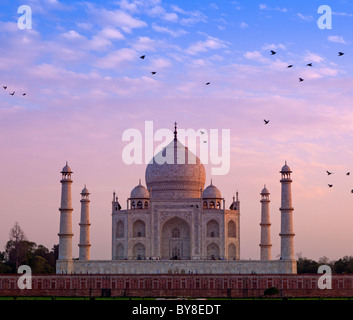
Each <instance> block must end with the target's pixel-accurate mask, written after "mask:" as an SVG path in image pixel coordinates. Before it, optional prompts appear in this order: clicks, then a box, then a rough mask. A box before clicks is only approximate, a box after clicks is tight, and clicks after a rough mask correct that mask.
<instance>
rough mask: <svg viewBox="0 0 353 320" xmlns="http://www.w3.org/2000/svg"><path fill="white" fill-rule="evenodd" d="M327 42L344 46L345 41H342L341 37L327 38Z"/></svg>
mask: <svg viewBox="0 0 353 320" xmlns="http://www.w3.org/2000/svg"><path fill="white" fill-rule="evenodd" d="M327 40H328V41H330V42H335V43H341V44H346V41H345V40H344V39H343V37H342V36H328V38H327Z"/></svg>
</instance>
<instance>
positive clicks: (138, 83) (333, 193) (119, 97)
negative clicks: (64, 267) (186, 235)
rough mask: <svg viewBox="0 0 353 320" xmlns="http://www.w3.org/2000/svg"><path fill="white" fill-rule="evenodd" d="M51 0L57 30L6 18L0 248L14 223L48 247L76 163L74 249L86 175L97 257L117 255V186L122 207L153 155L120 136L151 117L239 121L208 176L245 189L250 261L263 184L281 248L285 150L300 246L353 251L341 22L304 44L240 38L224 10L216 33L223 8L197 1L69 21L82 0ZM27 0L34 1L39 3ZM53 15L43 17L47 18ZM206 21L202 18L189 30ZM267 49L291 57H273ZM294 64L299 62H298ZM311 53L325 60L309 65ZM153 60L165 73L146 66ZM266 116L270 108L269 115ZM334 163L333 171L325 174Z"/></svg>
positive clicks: (348, 82)
mask: <svg viewBox="0 0 353 320" xmlns="http://www.w3.org/2000/svg"><path fill="white" fill-rule="evenodd" d="M37 2H38V1H37ZM42 2H43V10H45V12H47V13H49V12H50V13H51V14H52V15H53V16H54V17H57V18H58V21H55V23H56V25H55V28H53V29H54V31H52V34H50V36H48V34H47V33H45V32H44V31H43V30H42V29H38V28H36V24H34V29H33V30H26V31H25V32H20V31H19V30H18V28H17V25H16V22H15V21H13V20H11V19H5V18H4V17H2V18H1V17H0V29H1V30H2V31H1V32H2V33H1V34H0V43H1V48H0V55H1V58H0V75H1V76H0V79H1V82H2V83H1V84H0V85H1V86H2V85H8V87H9V89H7V91H5V90H3V89H2V87H0V88H1V89H0V90H2V91H0V127H1V135H0V148H1V150H2V152H1V159H0V164H1V167H2V168H3V170H2V172H1V184H0V191H1V192H0V204H1V223H0V251H3V250H4V246H5V244H6V241H7V240H8V233H9V230H10V229H11V227H12V226H13V224H14V223H15V222H16V221H17V222H18V223H19V224H20V226H21V228H22V229H23V230H24V232H25V233H26V235H27V237H28V239H29V240H31V241H34V242H36V243H37V244H43V245H45V246H47V247H48V248H49V249H50V248H51V247H52V246H53V245H54V244H57V243H58V236H57V233H58V231H59V211H58V208H59V205H60V191H61V186H60V178H61V175H60V171H61V169H62V168H63V166H64V165H65V161H68V162H69V165H70V167H71V168H72V170H73V171H74V174H73V180H74V184H73V189H72V190H73V206H74V213H73V226H74V230H73V232H74V238H73V245H74V250H73V252H74V256H75V257H78V246H77V244H78V241H79V225H78V223H79V219H80V202H79V200H80V192H81V190H82V189H83V187H84V185H85V184H87V188H88V189H89V190H90V192H91V210H90V220H91V224H92V225H91V243H92V247H91V258H92V259H110V258H111V200H112V193H113V191H114V190H115V191H116V192H117V195H118V196H119V201H120V203H121V205H122V206H123V208H125V207H126V199H127V197H129V194H130V191H131V190H132V189H133V187H135V186H136V185H137V184H138V181H139V178H141V179H142V183H143V184H145V182H144V171H145V165H132V166H127V165H125V164H124V163H123V161H122V159H121V155H122V150H123V148H124V146H125V145H126V143H125V142H122V133H123V132H124V130H126V129H128V128H136V129H139V130H141V131H142V132H143V130H144V125H145V121H153V123H154V128H155V130H157V129H160V128H168V129H171V130H172V129H173V123H174V121H177V122H178V124H179V128H184V129H188V128H192V129H195V130H198V129H200V128H205V129H207V130H209V129H219V131H221V130H222V129H230V132H231V170H230V172H229V174H227V175H225V176H211V175H210V166H209V165H208V166H206V171H207V184H206V186H207V185H208V184H209V183H210V180H211V179H213V184H215V185H216V186H217V187H218V188H219V189H220V190H221V192H222V195H223V196H224V197H225V199H226V206H227V207H229V205H230V203H231V200H232V196H233V195H234V194H235V192H236V191H237V190H238V191H239V197H240V201H241V218H240V221H241V251H240V252H241V258H242V259H249V258H251V259H259V256H260V250H259V240H260V226H259V223H260V213H261V207H260V195H259V193H260V191H261V189H262V188H263V185H264V184H266V186H267V188H268V189H269V191H270V193H271V195H270V199H271V204H270V210H271V212H270V214H271V222H272V226H271V233H272V244H273V248H272V256H273V258H276V257H277V255H278V254H279V252H280V247H279V245H280V239H279V235H278V234H279V232H280V211H279V207H280V183H279V180H280V174H279V171H280V169H281V167H282V166H283V164H284V161H285V160H286V161H287V163H288V165H289V166H290V168H291V169H292V171H293V174H292V178H293V186H292V187H293V206H294V232H295V234H296V236H295V238H294V245H295V253H296V254H299V253H301V254H302V256H305V257H308V258H311V259H318V258H320V257H322V256H327V257H328V258H329V259H332V260H333V259H338V258H340V257H343V256H344V255H353V252H352V249H351V248H352V243H353V233H352V225H353V218H352V202H353V194H352V193H351V189H353V161H352V160H353V152H352V151H351V149H352V148H351V145H352V141H353V139H352V138H353V137H352V132H353V130H352V129H353V113H352V101H353V94H352V90H351V88H352V87H353V77H352V74H351V73H350V69H349V68H350V67H349V66H348V65H349V63H348V61H351V59H350V58H349V57H348V56H347V55H348V54H347V55H346V56H345V57H344V58H345V59H346V60H337V57H336V55H337V51H338V48H340V49H341V48H342V46H343V47H344V49H347V48H349V47H350V40H349V38H348V36H347V35H346V34H344V35H343V36H344V37H343V36H341V33H342V32H343V31H342V30H343V29H342V30H341V29H335V30H333V31H332V34H328V33H326V34H325V36H324V37H322V38H319V39H318V38H315V39H316V40H315V41H316V42H315V45H314V44H313V45H312V46H311V47H310V48H303V47H300V49H301V50H299V49H298V48H297V44H298V45H299V43H300V39H296V41H297V43H295V42H290V41H286V39H285V37H284V36H283V37H282V38H281V37H280V36H279V35H280V33H278V35H277V37H276V40H277V41H275V42H273V43H271V42H266V41H265V40H261V39H258V38H256V39H255V40H254V39H252V38H251V37H249V43H244V39H243V42H242V43H241V45H237V40H236V39H233V38H232V37H231V32H230V33H226V31H227V30H229V29H230V20H231V19H230V17H228V20H226V21H227V22H228V24H226V23H225V22H222V21H221V20H219V21H218V23H219V28H218V29H219V30H218V31H219V32H220V31H222V32H223V33H218V32H216V31H215V32H212V31H211V29H210V28H211V27H207V23H205V22H202V20H205V19H206V18H205V17H206V16H207V17H208V20H207V19H206V20H207V21H208V23H209V24H211V22H214V21H216V20H215V19H216V18H217V17H218V18H217V19H221V18H220V17H221V16H222V15H219V16H217V15H216V13H214V12H213V13H212V19H211V13H210V12H209V11H208V10H211V9H210V7H207V8H206V9H207V10H206V9H205V10H204V11H203V15H202V14H201V13H200V12H201V9H202V8H201V5H199V6H198V7H197V8H196V7H195V8H184V9H183V10H182V9H181V8H179V7H173V6H170V5H167V4H165V2H162V1H154V2H153V1H149V3H150V7H148V9H150V10H151V11H148V13H146V17H145V16H143V15H142V13H141V12H142V11H138V9H137V8H136V7H134V8H133V7H132V4H137V2H136V1H131V2H130V4H131V6H128V5H127V2H126V1H120V9H119V10H120V11H113V10H110V9H108V8H103V7H99V10H98V9H97V8H96V7H95V6H93V7H89V6H87V8H85V13H86V15H87V16H86V17H85V18H82V17H80V19H77V21H76V24H75V26H72V25H68V23H67V21H65V20H60V18H62V15H63V12H71V13H72V12H73V11H72V10H73V9H72V8H69V7H64V6H62V7H61V6H59V3H60V2H59V1H53V2H52V4H51V5H49V2H46V1H44V0H43V1H42ZM135 2H136V3H135ZM147 2H148V1H147ZM31 3H32V5H33V6H34V8H37V7H36V6H35V3H36V1H31ZM44 3H46V5H47V6H44ZM54 4H55V6H56V7H55V6H54ZM50 6H53V7H55V8H56V9H57V10H59V11H58V12H54V11H50V10H51V7H50ZM158 6H159V7H160V8H162V9H163V10H164V11H162V10H161V9H160V8H158ZM185 6H186V4H185ZM268 8H269V7H268ZM95 9H97V10H95ZM38 10H39V9H38ZM60 10H61V11H60ZM65 10H66V11H65ZM70 10H71V11H70ZM140 10H147V9H140ZM212 10H220V9H215V8H214V9H212ZM236 10H239V11H240V10H241V9H236ZM257 10H260V11H261V10H262V11H263V10H264V9H263V8H262V9H261V8H260V9H257ZM292 10H294V9H292ZM273 11H276V14H287V13H288V11H283V10H282V11H281V12H279V10H273ZM277 11H278V12H277ZM146 12H147V11H146ZM286 12H287V13H286ZM59 13H60V14H59ZM138 14H141V16H137V15H138ZM116 15H119V17H120V18H121V19H120V20H119V24H118V23H117V22H116V21H117V20H114V19H116V18H117V17H116ZM213 15H214V16H213ZM273 15H275V13H273ZM53 16H51V17H53ZM293 16H294V14H293ZM295 16H296V17H297V19H300V18H298V15H295ZM341 16H343V15H341ZM48 17H50V16H48ZM48 17H47V18H45V15H44V13H41V15H40V19H42V21H46V20H45V19H48ZM143 17H145V19H143ZM182 17H183V19H186V18H188V19H191V18H192V17H193V18H194V19H195V20H182V19H181V18H182ZM222 17H224V15H223V16H222ZM299 17H300V16H299ZM213 18H214V19H213ZM275 18H276V17H275V16H272V19H275ZM85 19H86V20H85ZM92 19H93V20H92ZM107 19H108V20H107ZM109 19H112V20H109ZM197 19H198V20H197ZM224 19H225V18H224ZM266 19H268V20H266V21H272V20H270V18H269V17H266ZM54 20H55V19H54ZM114 21H115V24H114ZM195 21H196V22H195ZM162 22H163V23H162ZM252 22H253V23H252ZM37 23H38V22H37ZM197 23H199V24H200V23H203V25H202V26H204V29H202V26H201V27H200V28H201V29H200V30H197V31H195V30H192V29H191V28H192V27H194V26H195V25H196V24H197ZM288 23H289V22H288ZM303 23H304V22H303ZM305 23H307V22H305ZM254 24H255V22H254V21H251V20H247V25H248V27H246V25H244V24H241V25H240V23H239V25H237V28H238V29H237V30H238V31H237V32H239V33H240V32H250V31H251V27H252V26H253V25H254ZM92 25H94V26H95V27H93V26H92ZM305 26H307V25H302V27H301V28H303V29H302V30H305ZM162 27H163V28H162ZM223 27H224V28H225V29H222V28H223ZM233 27H234V26H233ZM227 28H228V29H227ZM308 28H309V27H308ZM221 29H222V30H221ZM87 30H90V34H85V32H88V31H87ZM146 30H151V31H150V32H153V33H148V32H147V31H146ZM215 30H217V29H215ZM246 30H250V31H246ZM308 30H309V29H308ZM310 30H311V29H310ZM291 32H292V33H293V34H294V31H293V30H292V31H291ZM222 35H224V37H222ZM329 35H331V38H329V37H328V36H329ZM332 36H335V37H333V38H332ZM183 37H187V39H184V38H183ZM239 37H244V38H245V39H246V38H247V36H246V35H244V34H243V33H242V34H239ZM340 37H341V38H340ZM293 41H294V40H293ZM342 41H343V42H345V43H344V44H343V43H340V44H339V42H342ZM247 45H248V47H247ZM234 46H236V47H235V48H234ZM270 49H276V50H278V51H282V55H280V54H278V55H277V56H275V57H271V56H270V55H269V50H270ZM141 53H145V54H146V59H145V60H144V61H142V60H141V59H139V56H140V55H141ZM348 59H349V60H348ZM293 61H295V62H297V61H299V62H300V65H298V66H297V67H296V68H295V69H294V70H290V71H289V70H288V69H287V68H286V66H287V65H288V64H289V63H292V62H293ZM308 62H314V64H315V68H308V67H306V66H305V64H306V63H308ZM153 70H157V71H158V72H157V76H156V77H151V75H150V72H151V71H153ZM299 75H300V76H302V77H304V78H305V81H304V82H303V83H299V82H298V81H297V79H298V76H299ZM207 81H210V82H211V85H210V86H205V85H204V84H205V83H206V82H207ZM9 90H16V92H17V93H16V95H15V96H13V97H12V96H10V95H8V91H9ZM22 92H27V95H26V97H22V96H21V93H22ZM263 119H270V123H269V125H266V126H265V125H264V123H263ZM157 145H158V144H157V143H156V144H155V147H157ZM326 170H330V171H332V172H334V174H333V175H331V176H327V174H326ZM348 171H352V174H351V175H350V176H346V172H348ZM328 183H332V184H333V185H334V187H333V188H331V189H329V188H328V186H327V184H328ZM206 186H205V187H206Z"/></svg>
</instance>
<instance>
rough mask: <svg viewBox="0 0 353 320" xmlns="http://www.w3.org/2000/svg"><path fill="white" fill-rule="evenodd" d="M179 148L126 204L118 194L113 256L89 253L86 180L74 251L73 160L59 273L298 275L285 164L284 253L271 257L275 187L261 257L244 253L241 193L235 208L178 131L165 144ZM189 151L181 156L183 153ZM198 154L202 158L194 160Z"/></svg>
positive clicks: (264, 214) (264, 197)
mask: <svg viewBox="0 0 353 320" xmlns="http://www.w3.org/2000/svg"><path fill="white" fill-rule="evenodd" d="M160 152H162V153H168V154H172V155H173V156H174V161H173V163H162V164H159V163H158V162H157V161H155V157H156V156H157V155H158V154H157V155H156V156H155V157H154V158H153V159H152V160H151V162H150V163H149V164H148V165H147V167H146V171H145V182H146V186H144V185H143V184H142V183H141V180H140V182H139V184H138V185H137V186H136V187H134V188H133V189H132V191H131V193H130V197H129V198H128V199H127V201H126V208H125V209H123V208H122V206H121V204H120V203H119V201H118V197H117V195H116V194H115V192H114V193H113V199H112V212H111V214H112V228H111V232H112V233H111V238H112V243H111V245H112V247H111V260H91V259H90V247H91V244H90V232H89V231H90V227H91V224H90V222H89V214H90V212H89V204H90V197H89V196H90V193H89V191H88V189H87V188H86V186H85V187H84V189H83V190H82V192H81V201H80V202H81V220H80V223H79V226H80V240H79V244H78V246H79V258H78V259H73V256H72V237H73V233H72V212H73V208H72V203H71V202H72V201H71V185H72V183H73V180H72V175H73V172H72V170H71V168H70V167H69V165H68V163H66V165H65V166H64V168H63V169H62V171H61V174H62V179H61V181H60V182H61V185H62V192H61V206H60V208H59V211H60V226H59V233H58V236H59V257H58V260H57V265H56V273H58V274H70V273H74V274H163V273H198V274H249V273H257V274H295V273H296V272H297V264H296V260H295V259H294V232H293V216H292V214H293V207H292V196H291V183H292V179H291V173H292V171H291V170H290V168H289V166H288V165H287V163H285V165H284V166H283V167H282V169H281V170H280V175H281V179H280V183H281V208H280V212H281V231H280V234H279V236H280V241H281V242H280V244H281V252H280V258H279V259H277V260H273V259H272V257H271V246H272V245H271V232H270V226H271V222H270V209H269V204H270V193H269V191H268V189H267V188H266V186H265V187H263V189H262V191H261V192H260V201H259V202H260V206H259V208H260V207H261V210H259V212H260V213H261V215H259V217H261V219H259V220H260V221H259V223H260V228H261V237H260V244H259V249H260V250H259V257H260V259H259V260H241V259H240V201H239V195H238V192H236V196H235V197H233V201H232V202H231V204H230V206H229V209H227V208H226V202H225V199H224V198H223V197H222V193H221V191H220V189H218V188H217V187H216V186H215V185H213V183H212V180H211V183H210V185H209V186H207V187H206V188H205V182H206V171H205V167H204V165H203V164H202V163H201V161H200V159H199V158H198V157H197V156H195V155H194V154H192V153H191V151H189V149H188V148H187V147H185V146H184V145H183V144H182V143H180V142H179V140H178V137H177V129H176V127H175V131H174V139H173V140H172V141H171V142H170V143H169V144H168V145H167V146H166V148H165V149H163V150H162V151H160ZM181 155H182V157H185V163H182V164H181V163H180V161H178V157H180V156H181ZM191 157H194V158H196V161H194V162H192V163H189V161H188V159H189V158H191Z"/></svg>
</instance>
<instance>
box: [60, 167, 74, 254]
mask: <svg viewBox="0 0 353 320" xmlns="http://www.w3.org/2000/svg"><path fill="white" fill-rule="evenodd" d="M61 174H62V178H61V180H60V182H61V186H62V187H61V206H60V208H59V211H60V230H59V233H58V236H59V258H58V259H59V260H72V237H73V233H72V211H73V209H72V207H71V184H72V180H71V174H72V171H71V168H70V167H69V166H68V164H67V162H66V166H65V167H64V168H63V170H62V171H61Z"/></svg>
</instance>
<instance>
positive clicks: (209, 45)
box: [185, 36, 227, 55]
mask: <svg viewBox="0 0 353 320" xmlns="http://www.w3.org/2000/svg"><path fill="white" fill-rule="evenodd" d="M226 47H227V45H226V42H225V41H223V40H221V39H218V38H215V37H211V36H207V39H206V40H205V41H198V42H196V43H194V44H192V45H190V46H189V47H188V48H187V49H186V50H185V52H186V53H187V54H190V55H195V54H198V53H200V52H206V51H208V50H216V49H221V48H226Z"/></svg>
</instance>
